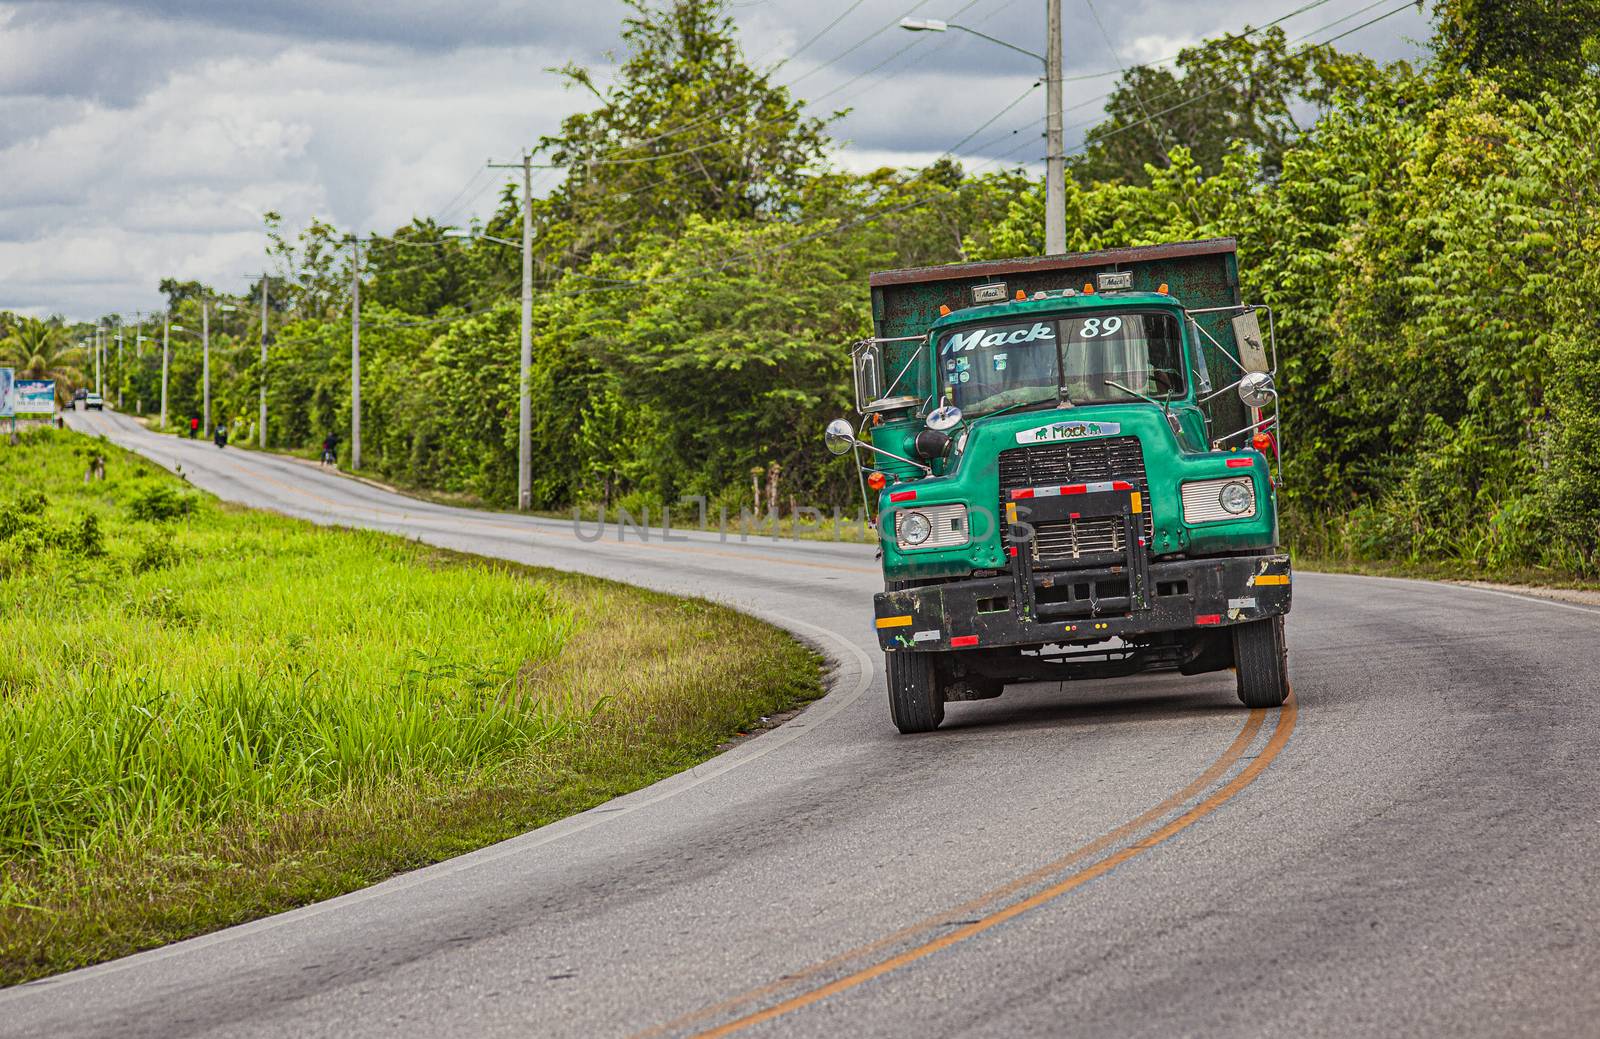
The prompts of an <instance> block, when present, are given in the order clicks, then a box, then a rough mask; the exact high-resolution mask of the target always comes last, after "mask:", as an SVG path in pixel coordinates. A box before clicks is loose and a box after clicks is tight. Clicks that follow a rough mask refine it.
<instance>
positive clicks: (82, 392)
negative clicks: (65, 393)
mask: <svg viewBox="0 0 1600 1039" xmlns="http://www.w3.org/2000/svg"><path fill="white" fill-rule="evenodd" d="M87 396H89V391H88V390H86V389H83V388H81V387H80V388H79V389H78V390H77V391H76V392H74V393H73V394H72V399H71V400H69V401H67V402H66V403H65V404H63V405H62V406H61V407H62V410H64V411H77V410H78V402H79V401H80V400H83V399H84V398H85V397H87Z"/></svg>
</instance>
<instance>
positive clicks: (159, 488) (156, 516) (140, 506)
mask: <svg viewBox="0 0 1600 1039" xmlns="http://www.w3.org/2000/svg"><path fill="white" fill-rule="evenodd" d="M194 503H195V496H194V495H192V494H184V493H182V492H180V491H177V490H174V489H173V488H172V486H171V485H170V484H167V483H158V484H154V485H152V486H150V487H148V488H146V489H145V490H143V491H141V492H139V493H138V494H136V495H134V496H133V498H132V499H131V500H130V501H129V502H128V511H129V512H130V513H131V514H132V515H133V518H134V519H138V520H147V521H149V522H151V523H163V522H165V521H167V520H173V519H178V518H179V517H182V516H187V515H189V514H190V513H192V512H194Z"/></svg>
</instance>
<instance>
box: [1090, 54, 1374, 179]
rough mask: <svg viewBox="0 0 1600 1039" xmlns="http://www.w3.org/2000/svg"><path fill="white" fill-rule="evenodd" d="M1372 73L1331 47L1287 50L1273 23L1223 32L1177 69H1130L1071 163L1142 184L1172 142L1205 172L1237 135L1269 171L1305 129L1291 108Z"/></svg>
mask: <svg viewBox="0 0 1600 1039" xmlns="http://www.w3.org/2000/svg"><path fill="white" fill-rule="evenodd" d="M1377 75H1378V72H1377V69H1376V66H1374V65H1373V64H1372V62H1371V61H1369V60H1367V59H1365V58H1361V57H1358V56H1354V55H1348V54H1341V53H1339V52H1338V51H1336V50H1334V49H1333V48H1332V47H1324V46H1311V47H1300V48H1296V49H1292V50H1291V49H1290V47H1289V43H1288V38H1287V37H1286V36H1285V35H1284V33H1283V30H1282V29H1280V28H1277V27H1273V28H1271V29H1268V30H1267V31H1266V32H1265V33H1262V34H1261V35H1260V36H1258V37H1254V38H1252V37H1250V36H1246V35H1242V34H1241V35H1235V36H1224V37H1220V38H1218V39H1214V40H1207V41H1206V42H1204V43H1202V44H1200V45H1199V46H1196V47H1187V48H1185V49H1184V50H1182V51H1180V52H1179V54H1178V62H1177V71H1176V72H1174V71H1172V70H1169V69H1165V68H1158V67H1155V66H1144V67H1140V68H1133V69H1129V70H1128V72H1127V73H1126V74H1124V76H1123V77H1122V79H1121V81H1120V82H1119V83H1118V85H1117V87H1116V89H1115V90H1114V91H1113V92H1112V94H1111V100H1110V101H1108V102H1107V103H1106V119H1105V121H1104V122H1102V123H1100V124H1099V125H1097V126H1095V127H1094V128H1093V129H1092V130H1090V131H1089V132H1088V134H1087V135H1086V136H1085V141H1086V148H1085V151H1084V153H1083V155H1082V156H1081V157H1080V158H1078V159H1077V160H1076V161H1075V163H1074V166H1075V167H1076V172H1077V173H1078V175H1079V176H1080V177H1081V178H1083V179H1086V180H1108V181H1109V180H1120V181H1125V182H1127V183H1134V184H1138V183H1143V182H1145V181H1146V180H1147V179H1148V174H1147V173H1146V171H1145V165H1146V164H1147V163H1149V164H1153V165H1155V166H1157V167H1162V166H1165V165H1167V153H1168V152H1169V151H1170V150H1171V149H1173V148H1174V147H1177V146H1180V145H1181V146H1183V147H1185V148H1187V149H1188V150H1189V153H1190V154H1191V155H1193V156H1194V158H1195V160H1196V161H1197V162H1198V163H1199V166H1200V168H1201V169H1202V170H1203V171H1205V172H1206V173H1214V172H1216V171H1217V170H1218V169H1220V168H1221V166H1222V159H1223V156H1224V155H1226V154H1227V152H1228V151H1229V149H1231V148H1232V147H1234V146H1235V145H1236V143H1242V144H1243V145H1244V146H1245V147H1247V148H1249V149H1251V150H1252V151H1255V152H1258V153H1259V154H1260V156H1261V168H1262V170H1263V172H1265V173H1266V174H1267V175H1268V176H1271V175H1273V174H1275V173H1276V172H1277V170H1278V169H1279V168H1280V167H1281V166H1282V164H1283V153H1284V151H1285V149H1287V148H1288V147H1290V146H1291V145H1292V144H1294V143H1295V142H1296V141H1297V140H1299V139H1300V137H1301V135H1302V134H1303V133H1304V132H1305V127H1304V126H1302V125H1301V119H1300V118H1297V117H1296V115H1295V111H1296V110H1297V109H1300V110H1302V111H1303V110H1304V109H1305V108H1306V107H1307V106H1309V107H1311V108H1312V109H1313V111H1315V112H1320V111H1323V110H1325V109H1326V108H1327V106H1328V105H1329V104H1330V103H1331V102H1332V100H1333V97H1334V94H1335V93H1336V92H1337V91H1339V90H1340V89H1345V90H1355V91H1360V90H1362V89H1364V87H1365V86H1366V84H1368V83H1369V82H1371V81H1372V80H1373V79H1374V78H1375V77H1376V76H1377Z"/></svg>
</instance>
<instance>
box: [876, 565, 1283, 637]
mask: <svg viewBox="0 0 1600 1039" xmlns="http://www.w3.org/2000/svg"><path fill="white" fill-rule="evenodd" d="M1138 569H1139V570H1141V571H1143V572H1142V573H1138V574H1128V573H1127V572H1126V571H1125V570H1124V569H1123V568H1114V569H1109V570H1099V571H1083V572H1073V571H1061V572H1056V573H1051V574H1038V575H1035V574H1032V573H1028V574H1026V575H1025V578H1024V579H1025V580H1026V584H1025V585H1024V583H1023V581H1022V580H1019V579H1018V578H1017V577H1015V576H1012V575H1004V574H1002V575H999V576H996V577H990V578H978V579H973V580H966V581H951V582H949V583H946V584H937V585H928V586H925V587H921V588H908V589H905V590H903V591H895V592H883V593H881V594H879V595H876V596H874V597H873V608H874V612H875V614H876V617H877V629H878V644H879V645H880V646H882V647H883V649H884V651H885V652H895V651H898V650H917V651H929V650H940V651H942V650H950V649H956V650H959V649H970V648H984V647H988V648H993V647H995V646H1042V645H1049V644H1065V643H1072V642H1098V641H1100V640H1102V639H1107V638H1112V637H1114V636H1122V635H1146V634H1152V633H1155V632H1166V631H1189V630H1193V629H1196V628H1206V627H1218V626H1224V625H1229V624H1241V623H1245V622H1248V621H1254V620H1261V619H1263V618H1266V617H1272V616H1276V615H1278V614H1283V613H1288V612H1289V600H1290V571H1289V557H1288V556H1286V555H1266V556H1228V557H1222V558H1212V559H1181V560H1174V561H1171V562H1160V561H1151V562H1149V563H1147V564H1145V565H1144V566H1142V567H1139V568H1138ZM1119 575H1122V576H1121V577H1120V578H1119ZM1118 580H1120V581H1122V582H1123V583H1124V586H1126V585H1127V584H1128V582H1130V581H1131V582H1134V583H1135V585H1136V587H1134V588H1133V593H1132V594H1131V595H1129V594H1127V593H1126V592H1125V593H1124V595H1123V596H1120V597H1119V596H1114V595H1106V596H1105V597H1104V598H1103V599H1102V598H1100V597H1098V596H1097V595H1096V591H1097V588H1098V586H1099V585H1102V584H1103V585H1108V586H1109V585H1112V584H1114V583H1115V582H1117V581H1118ZM1113 590H1115V589H1113ZM1080 592H1083V593H1084V594H1080ZM1129 607H1132V608H1129Z"/></svg>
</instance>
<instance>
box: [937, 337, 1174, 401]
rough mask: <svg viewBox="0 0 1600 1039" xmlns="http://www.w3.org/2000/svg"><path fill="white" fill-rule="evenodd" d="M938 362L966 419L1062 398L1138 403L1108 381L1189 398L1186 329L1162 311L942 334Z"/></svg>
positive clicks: (945, 388) (942, 382)
mask: <svg viewBox="0 0 1600 1039" xmlns="http://www.w3.org/2000/svg"><path fill="white" fill-rule="evenodd" d="M935 356H936V359H937V363H938V366H939V369H938V370H939V390H940V394H941V396H942V397H944V398H946V399H949V400H950V401H952V402H954V403H955V405H956V406H957V407H959V408H960V409H961V411H962V414H965V415H972V416H977V415H984V414H988V413H989V412H991V411H997V410H999V409H1000V408H1009V407H1016V406H1019V405H1025V404H1037V403H1043V402H1050V403H1054V402H1056V401H1057V400H1058V399H1059V398H1060V395H1061V394H1062V393H1065V395H1066V399H1068V400H1070V401H1072V402H1073V403H1074V404H1103V403H1108V402H1111V401H1125V400H1137V399H1138V398H1137V396H1135V395H1130V394H1129V393H1127V392H1126V391H1124V390H1119V389H1117V388H1116V387H1113V386H1108V385H1106V380H1107V379H1110V380H1112V381H1113V382H1119V383H1121V384H1122V385H1124V386H1126V387H1128V389H1131V390H1135V391H1137V393H1140V394H1143V395H1144V396H1147V397H1156V398H1161V397H1172V396H1179V395H1181V394H1182V393H1183V359H1182V358H1183V335H1182V330H1181V328H1180V326H1179V325H1178V322H1177V320H1176V319H1175V318H1173V317H1172V315H1170V314H1167V313H1164V312H1161V311H1114V312H1111V313H1106V312H1097V313H1095V314H1093V315H1091V316H1086V317H1070V318H1062V319H1059V320H1057V319H1054V318H1051V319H1046V320H1042V321H1016V322H996V323H993V324H986V325H977V326H970V327H967V328H960V329H956V330H953V331H950V332H946V333H944V334H943V335H941V336H940V337H939V340H938V351H937V353H936V355H935ZM1063 356H1064V357H1065V370H1064V371H1063V369H1062V359H1063Z"/></svg>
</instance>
